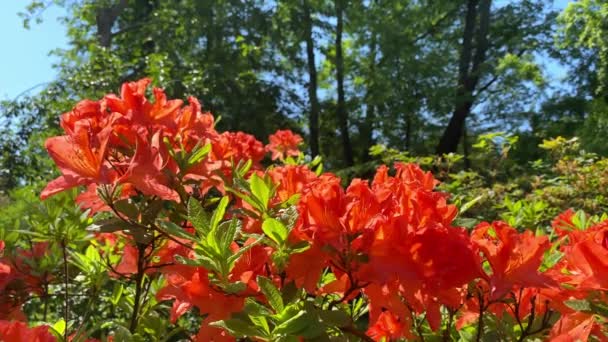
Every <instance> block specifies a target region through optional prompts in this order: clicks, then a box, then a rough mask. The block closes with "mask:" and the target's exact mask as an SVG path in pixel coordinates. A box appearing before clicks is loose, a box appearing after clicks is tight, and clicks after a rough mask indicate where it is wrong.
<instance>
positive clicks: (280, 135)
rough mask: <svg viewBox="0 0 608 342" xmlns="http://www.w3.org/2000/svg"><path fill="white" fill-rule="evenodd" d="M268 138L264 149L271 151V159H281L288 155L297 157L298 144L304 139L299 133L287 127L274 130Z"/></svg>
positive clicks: (298, 153)
mask: <svg viewBox="0 0 608 342" xmlns="http://www.w3.org/2000/svg"><path fill="white" fill-rule="evenodd" d="M268 140H269V144H268V145H266V150H267V151H269V152H271V153H272V155H271V158H272V160H277V159H280V160H283V159H285V158H287V157H289V156H292V157H297V156H298V155H300V150H299V149H298V146H299V145H300V144H302V142H303V141H304V139H302V137H301V136H300V135H299V134H295V133H293V132H292V131H290V130H288V129H285V130H278V131H276V132H275V133H274V134H271V135H270V136H269V137H268Z"/></svg>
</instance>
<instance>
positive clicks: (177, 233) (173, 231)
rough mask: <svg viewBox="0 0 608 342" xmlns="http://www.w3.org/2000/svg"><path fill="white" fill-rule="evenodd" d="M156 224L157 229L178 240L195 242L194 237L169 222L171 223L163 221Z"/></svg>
mask: <svg viewBox="0 0 608 342" xmlns="http://www.w3.org/2000/svg"><path fill="white" fill-rule="evenodd" d="M157 222H158V226H159V228H160V229H161V230H162V231H163V232H165V233H167V234H169V235H171V236H173V237H177V238H180V239H186V240H190V241H197V239H196V237H195V236H194V235H192V234H190V233H188V232H187V231H185V230H184V228H182V227H180V226H178V225H177V224H175V223H173V222H171V221H164V220H162V221H161V220H159V221H157Z"/></svg>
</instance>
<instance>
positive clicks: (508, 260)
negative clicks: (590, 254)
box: [471, 222, 556, 300]
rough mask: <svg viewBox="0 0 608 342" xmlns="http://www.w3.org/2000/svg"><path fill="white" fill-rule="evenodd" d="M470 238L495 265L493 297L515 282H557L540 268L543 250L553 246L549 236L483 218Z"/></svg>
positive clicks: (537, 284) (539, 284) (538, 284)
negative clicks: (540, 270)
mask: <svg viewBox="0 0 608 342" xmlns="http://www.w3.org/2000/svg"><path fill="white" fill-rule="evenodd" d="M471 240H472V241H473V243H475V244H476V245H477V246H479V249H480V250H481V251H482V252H483V254H484V256H485V257H486V259H487V260H488V261H489V263H490V266H491V267H492V274H491V275H490V276H489V281H490V284H491V290H490V291H491V293H492V295H491V297H490V299H491V300H494V299H497V298H500V297H502V296H503V295H504V294H505V293H506V292H508V291H509V290H511V288H512V287H513V286H514V285H519V286H522V287H528V286H531V287H551V286H555V285H556V284H555V282H554V281H553V280H552V279H551V278H549V277H548V276H546V275H543V274H540V273H539V271H538V268H539V267H540V265H541V263H542V259H543V255H544V253H545V252H546V251H547V250H548V249H549V247H550V246H551V245H550V243H549V239H548V238H547V237H546V236H534V233H533V232H531V231H529V230H528V231H525V232H523V233H518V232H517V230H516V229H515V228H513V227H510V226H509V225H507V224H506V223H504V222H494V223H492V224H490V223H487V222H484V223H481V224H479V225H478V226H477V227H475V230H474V231H473V233H472V235H471Z"/></svg>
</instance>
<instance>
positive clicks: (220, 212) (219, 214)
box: [210, 196, 230, 231]
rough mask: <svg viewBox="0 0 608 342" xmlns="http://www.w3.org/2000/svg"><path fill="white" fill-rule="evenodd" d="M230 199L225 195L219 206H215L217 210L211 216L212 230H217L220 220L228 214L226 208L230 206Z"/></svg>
mask: <svg viewBox="0 0 608 342" xmlns="http://www.w3.org/2000/svg"><path fill="white" fill-rule="evenodd" d="M229 201H230V200H229V199H228V196H224V197H222V199H221V200H220V203H219V204H218V205H217V208H215V211H214V212H213V215H212V216H211V224H210V231H213V230H215V229H216V228H217V226H218V225H219V224H220V222H221V221H222V219H223V218H224V215H225V214H226V208H227V207H228V202H229Z"/></svg>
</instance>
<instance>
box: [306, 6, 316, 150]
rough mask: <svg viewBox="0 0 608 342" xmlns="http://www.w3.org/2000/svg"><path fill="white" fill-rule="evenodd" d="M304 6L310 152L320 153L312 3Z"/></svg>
mask: <svg viewBox="0 0 608 342" xmlns="http://www.w3.org/2000/svg"><path fill="white" fill-rule="evenodd" d="M303 6H304V35H305V37H304V40H305V41H306V60H307V63H308V102H310V114H309V117H308V129H309V131H310V141H309V145H310V153H311V155H312V156H313V157H314V156H318V155H319V99H318V98H317V66H316V62H315V45H314V40H313V37H312V28H313V25H312V17H311V14H310V5H309V4H308V1H307V0H304V1H303Z"/></svg>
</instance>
